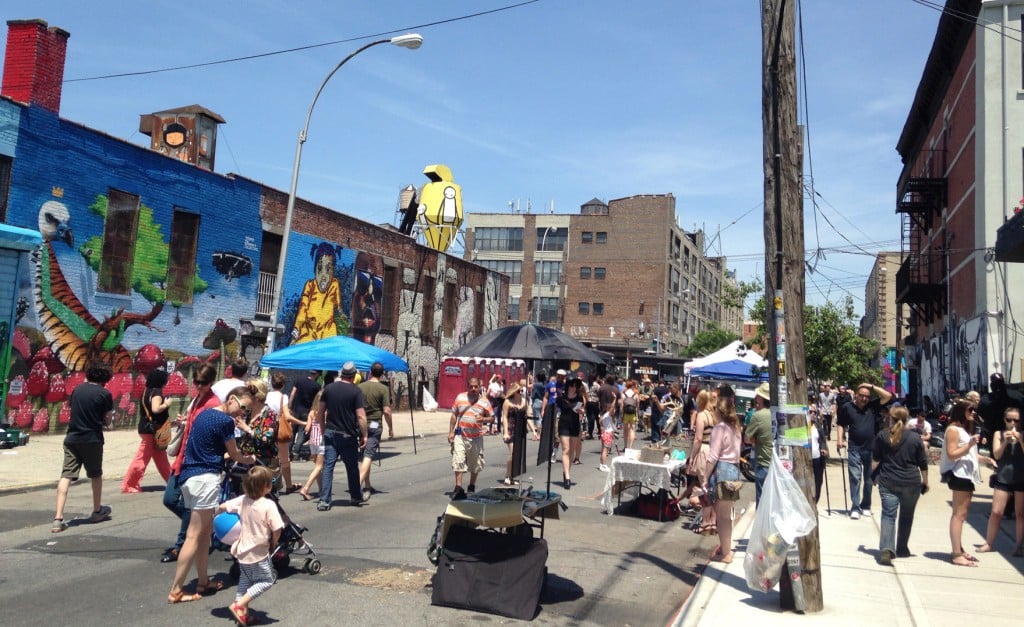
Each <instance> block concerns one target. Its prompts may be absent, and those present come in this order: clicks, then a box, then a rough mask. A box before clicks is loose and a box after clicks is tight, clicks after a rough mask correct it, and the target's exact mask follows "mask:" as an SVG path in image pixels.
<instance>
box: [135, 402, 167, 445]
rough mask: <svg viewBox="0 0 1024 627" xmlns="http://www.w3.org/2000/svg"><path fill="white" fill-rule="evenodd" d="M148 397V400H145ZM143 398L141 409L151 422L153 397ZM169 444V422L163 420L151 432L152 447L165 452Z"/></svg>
mask: <svg viewBox="0 0 1024 627" xmlns="http://www.w3.org/2000/svg"><path fill="white" fill-rule="evenodd" d="M145 396H148V397H149V398H145ZM145 396H144V397H143V403H142V409H143V411H144V412H145V413H146V418H147V419H148V420H149V421H150V422H153V408H152V403H153V396H152V394H146V395H145ZM170 443H171V421H170V420H164V421H163V423H162V424H161V425H160V426H159V427H157V428H156V429H155V430H154V431H153V446H154V448H156V450H158V451H165V450H167V445H168V444H170Z"/></svg>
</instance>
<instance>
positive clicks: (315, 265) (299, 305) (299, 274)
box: [277, 233, 393, 348]
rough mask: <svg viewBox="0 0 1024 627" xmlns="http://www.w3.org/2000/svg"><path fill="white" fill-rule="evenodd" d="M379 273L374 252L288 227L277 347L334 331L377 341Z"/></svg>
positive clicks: (381, 266)
mask: <svg viewBox="0 0 1024 627" xmlns="http://www.w3.org/2000/svg"><path fill="white" fill-rule="evenodd" d="M383 274H384V261H383V259H381V257H380V256H379V255H372V254H370V253H366V252H359V251H356V250H354V249H351V248H345V247H344V246H340V245H338V244H335V243H332V242H326V241H323V240H321V239H319V238H315V237H313V236H310V235H305V234H302V233H293V234H292V237H291V243H290V244H289V248H288V260H287V262H286V270H285V286H284V295H283V297H282V303H283V304H282V308H281V314H280V317H279V322H280V323H281V324H283V325H284V327H285V329H286V333H285V336H286V337H285V338H284V339H283V341H282V342H280V343H279V344H278V346H277V348H283V347H284V346H286V345H287V344H289V343H296V344H299V343H302V342H309V341H312V340H322V339H324V338H328V337H334V336H336V335H351V336H352V337H354V338H356V339H358V340H361V341H363V342H366V343H368V344H377V334H378V332H379V331H380V313H381V307H382V305H383V295H384V277H383ZM392 345H393V341H392Z"/></svg>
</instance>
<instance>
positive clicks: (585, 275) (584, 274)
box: [580, 266, 590, 279]
mask: <svg viewBox="0 0 1024 627" xmlns="http://www.w3.org/2000/svg"><path fill="white" fill-rule="evenodd" d="M580 278H581V279H589V278H590V266H583V267H582V268H580Z"/></svg>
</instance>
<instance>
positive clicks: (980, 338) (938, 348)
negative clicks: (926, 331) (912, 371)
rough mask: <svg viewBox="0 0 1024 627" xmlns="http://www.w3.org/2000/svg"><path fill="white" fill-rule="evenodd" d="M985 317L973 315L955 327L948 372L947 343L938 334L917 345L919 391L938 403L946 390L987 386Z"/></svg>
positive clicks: (985, 388) (983, 389)
mask: <svg viewBox="0 0 1024 627" xmlns="http://www.w3.org/2000/svg"><path fill="white" fill-rule="evenodd" d="M987 326H988V325H987V320H986V319H985V318H984V317H979V318H974V319H972V320H968V321H967V322H964V323H963V324H960V325H958V326H957V328H956V333H955V346H954V353H953V355H954V359H953V371H952V373H951V374H952V376H949V375H950V356H949V352H948V347H949V344H948V343H947V342H945V341H943V340H944V339H945V338H944V337H943V336H941V335H937V336H933V337H931V338H929V339H927V340H925V341H924V342H922V343H921V345H920V350H919V351H918V354H917V358H918V359H919V360H920V375H921V394H922V397H923V396H928V397H929V398H931V399H932V400H933V401H935V402H936V403H938V404H941V403H942V402H943V401H945V400H946V398H947V396H948V394H947V390H949V389H954V390H958V391H965V390H978V391H980V392H984V391H986V390H987V387H986V386H987V385H988V370H987V366H986V364H987V361H988V346H987V339H986V337H987V332H988V331H987Z"/></svg>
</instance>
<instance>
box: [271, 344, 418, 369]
mask: <svg viewBox="0 0 1024 627" xmlns="http://www.w3.org/2000/svg"><path fill="white" fill-rule="evenodd" d="M347 361H351V362H353V363H354V364H355V365H356V368H359V370H362V371H364V372H365V371H367V370H369V369H370V366H371V365H373V362H375V361H379V362H380V363H382V364H384V370H387V371H390V372H409V364H407V363H406V362H405V360H404V359H402V358H401V357H399V356H398V355H395V354H394V353H392V352H389V351H386V350H384V349H383V348H377V347H376V346H374V345H372V344H367V343H365V342H360V341H359V340H357V339H354V338H351V337H346V336H344V335H336V336H334V337H328V338H324V339H322V340H313V341H312V342H303V343H301V344H292V345H291V346H289V347H287V348H282V349H281V350H279V351H274V352H273V353H270V354H269V355H264V356H263V358H262V359H260V365H261V366H263V367H264V368H282V369H285V370H340V369H341V367H342V366H343V365H344V364H345V362H347Z"/></svg>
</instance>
